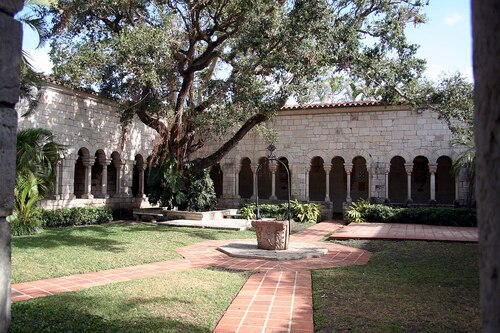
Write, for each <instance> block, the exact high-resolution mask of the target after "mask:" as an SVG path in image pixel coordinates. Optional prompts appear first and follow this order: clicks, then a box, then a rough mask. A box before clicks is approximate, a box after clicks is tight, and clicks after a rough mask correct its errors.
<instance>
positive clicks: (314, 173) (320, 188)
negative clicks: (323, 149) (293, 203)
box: [309, 156, 326, 201]
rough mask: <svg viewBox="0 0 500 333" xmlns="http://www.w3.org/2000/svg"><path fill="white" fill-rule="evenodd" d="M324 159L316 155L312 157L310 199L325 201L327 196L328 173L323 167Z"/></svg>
mask: <svg viewBox="0 0 500 333" xmlns="http://www.w3.org/2000/svg"><path fill="white" fill-rule="evenodd" d="M323 164H324V161H323V159H322V158H321V157H319V156H316V157H313V158H312V159H311V168H310V171H309V200H311V201H324V200H325V197H326V174H325V169H324V168H323Z"/></svg>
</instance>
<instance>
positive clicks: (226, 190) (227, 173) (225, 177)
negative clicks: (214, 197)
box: [220, 160, 235, 199]
mask: <svg viewBox="0 0 500 333" xmlns="http://www.w3.org/2000/svg"><path fill="white" fill-rule="evenodd" d="M220 169H221V171H222V196H221V198H223V199H232V198H234V195H235V192H234V164H233V163H232V161H231V160H227V161H220Z"/></svg>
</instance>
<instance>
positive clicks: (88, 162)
mask: <svg viewBox="0 0 500 333" xmlns="http://www.w3.org/2000/svg"><path fill="white" fill-rule="evenodd" d="M94 163H95V157H82V164H83V166H85V167H91V166H93V165H94Z"/></svg>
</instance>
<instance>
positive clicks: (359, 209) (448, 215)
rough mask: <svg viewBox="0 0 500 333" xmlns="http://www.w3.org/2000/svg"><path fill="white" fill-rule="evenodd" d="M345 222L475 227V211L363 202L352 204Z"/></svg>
mask: <svg viewBox="0 0 500 333" xmlns="http://www.w3.org/2000/svg"><path fill="white" fill-rule="evenodd" d="M346 220H347V222H397V223H409V224H429V225H443V226H460V227H476V226H477V219H476V210H475V209H471V208H447V207H425V208H394V207H390V206H386V205H381V204H370V203H369V202H367V201H365V200H360V201H358V202H355V203H352V204H351V206H350V207H349V208H348V209H347V211H346Z"/></svg>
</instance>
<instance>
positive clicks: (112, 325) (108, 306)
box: [10, 269, 249, 333]
mask: <svg viewBox="0 0 500 333" xmlns="http://www.w3.org/2000/svg"><path fill="white" fill-rule="evenodd" d="M248 276H249V273H248V272H223V271H214V270H208V269H202V270H200V269H199V270H189V271H184V272H176V273H170V274H165V275H162V276H158V277H154V278H147V279H140V280H134V281H128V282H122V283H114V284H109V285H105V286H101V287H94V288H90V289H85V290H80V291H76V292H71V293H64V294H58V295H55V296H49V297H44V298H38V299H33V300H29V301H23V302H19V303H14V304H13V305H12V326H11V329H10V332H11V333H15V332H26V333H31V332H40V333H42V332H91V333H99V332H106V333H111V332H127V333H130V332H138V333H139V332H140V333H143V332H144V333H146V332H182V333H184V332H190V333H191V332H193V333H197V332H211V331H212V330H213V329H214V328H215V325H216V324H217V322H218V321H219V319H220V318H221V317H222V315H223V313H224V311H225V310H226V308H227V307H228V306H229V304H230V303H231V301H232V299H233V298H234V297H235V296H236V294H237V293H238V291H239V290H240V289H241V286H242V285H243V284H244V283H245V281H246V279H247V278H248Z"/></svg>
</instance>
